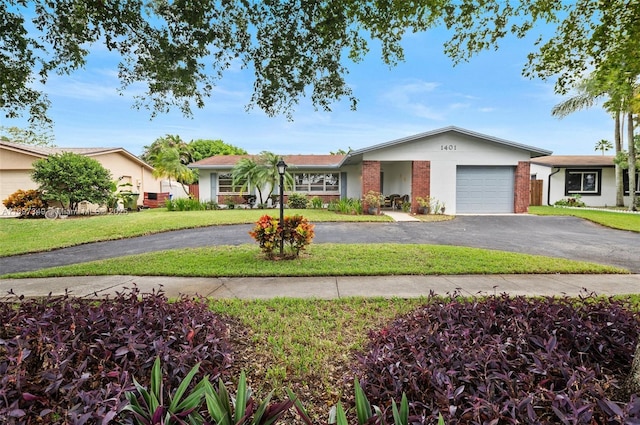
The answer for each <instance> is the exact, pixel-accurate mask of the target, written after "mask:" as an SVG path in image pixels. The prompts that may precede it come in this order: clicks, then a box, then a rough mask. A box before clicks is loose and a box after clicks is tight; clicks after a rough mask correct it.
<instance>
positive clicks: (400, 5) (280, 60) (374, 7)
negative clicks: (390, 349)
mask: <svg viewBox="0 0 640 425" xmlns="http://www.w3.org/2000/svg"><path fill="white" fill-rule="evenodd" d="M27 17H28V19H27ZM28 21H30V22H28ZM539 24H550V25H553V26H555V28H556V32H555V34H554V35H553V36H552V37H550V38H549V39H546V40H543V39H540V40H539V43H538V51H535V52H531V54H530V55H529V61H528V64H526V65H525V68H524V73H525V75H527V76H530V77H540V78H544V79H548V78H555V77H558V79H557V86H556V88H557V91H558V92H560V93H566V92H567V91H568V90H569V89H570V88H571V87H572V86H573V85H574V84H575V83H576V82H577V81H580V80H581V79H582V78H583V77H584V76H585V74H586V72H587V71H588V70H594V69H595V70H596V71H597V70H599V69H604V68H608V67H609V68H610V67H616V69H622V70H623V72H625V73H627V74H628V75H630V76H633V77H634V78H635V77H636V76H637V75H638V74H639V69H640V61H639V60H638V57H637V52H638V51H640V48H639V47H640V3H639V2H622V1H614V2H594V1H592V0H576V1H572V2H564V1H559V0H552V1H549V0H527V1H512V0H485V1H482V2H477V1H472V0H461V1H456V2H451V1H446V0H422V1H412V2H408V1H400V2H392V1H378V2H355V1H342V0H340V1H338V0H316V1H302V0H282V1H269V2H248V1H231V2H222V3H220V2H215V1H212V0H210V1H197V2H193V1H188V0H174V1H169V0H149V1H141V0H118V1H116V0H101V1H89V2H88V1H85V0H59V1H55V2H53V1H48V0H31V1H27V0H7V1H4V2H0V29H1V31H0V108H2V109H3V110H4V112H5V114H6V115H7V116H9V117H15V116H20V115H22V114H24V113H25V112H26V113H27V114H28V116H29V118H30V119H31V120H36V121H38V120H40V121H42V120H45V121H46V120H47V119H48V118H47V108H48V107H49V100H48V99H47V97H46V94H45V93H44V91H43V90H42V89H40V87H41V86H38V85H37V84H36V83H46V81H47V78H48V76H49V75H50V74H51V73H52V72H57V73H61V74H68V73H71V72H73V71H75V70H77V69H79V68H82V67H83V66H84V65H85V63H86V59H87V55H88V53H89V52H90V50H91V49H92V48H94V47H95V46H96V45H98V44H102V45H103V46H105V47H106V48H107V49H109V50H110V51H114V52H117V53H118V54H119V55H120V58H121V61H120V64H119V66H118V72H119V76H120V80H121V83H122V86H121V89H122V90H126V89H127V87H129V86H130V85H132V84H134V83H143V84H144V85H145V86H146V91H145V92H144V93H142V94H141V95H140V96H138V97H137V98H136V101H135V106H137V107H145V108H149V109H150V110H151V112H152V115H155V114H156V113H160V112H165V111H168V110H169V109H171V108H173V107H177V108H179V109H181V110H182V112H183V113H185V114H187V115H189V114H190V113H191V111H192V107H194V106H195V107H202V106H203V105H204V103H205V99H206V98H208V97H210V96H211V95H212V94H213V88H214V86H215V84H216V82H217V81H218V80H219V79H220V78H222V77H223V75H224V73H225V71H227V70H229V68H231V67H232V66H236V64H239V65H240V66H241V67H243V68H245V69H247V70H251V71H253V73H254V75H255V79H254V85H253V86H254V93H253V95H252V97H251V98H250V99H249V100H248V105H249V107H254V106H255V107H259V108H261V109H262V110H264V111H265V112H266V113H267V114H269V115H275V114H280V113H285V114H288V113H291V111H292V110H293V109H294V107H295V105H296V104H297V103H298V102H299V100H300V99H301V98H302V97H305V96H308V97H309V98H310V99H311V102H312V103H313V105H314V106H315V107H316V108H319V109H324V110H329V109H330V107H331V104H332V102H334V101H336V100H338V99H341V98H345V97H346V98H348V99H349V100H350V103H351V105H352V107H354V108H355V106H356V103H357V101H356V97H355V95H354V93H353V92H352V90H351V88H350V87H349V85H348V83H347V81H346V79H345V77H346V75H347V74H348V68H347V61H348V60H351V61H359V60H361V59H362V58H363V57H364V56H365V55H366V54H367V53H368V52H369V49H370V43H372V42H375V43H379V44H380V46H381V59H382V61H383V62H385V63H387V64H390V65H394V64H395V63H397V62H398V61H401V60H403V59H404V55H403V49H402V43H401V42H402V39H403V37H404V36H405V35H406V34H407V33H411V32H421V31H425V30H427V29H429V28H432V27H434V26H444V27H446V28H447V29H449V30H451V33H452V34H453V35H452V38H451V39H450V40H449V41H448V42H447V43H446V45H445V47H444V49H445V52H446V53H447V54H448V55H449V56H450V57H451V58H452V59H453V60H454V62H458V61H462V60H468V59H469V58H470V57H471V56H473V55H474V54H476V53H478V52H479V51H482V50H485V49H497V48H498V46H499V42H500V40H501V39H502V38H504V37H505V36H507V35H508V34H512V35H515V36H516V37H524V36H525V35H527V34H528V33H530V32H531V31H532V30H533V29H535V28H536V27H537V25H539Z"/></svg>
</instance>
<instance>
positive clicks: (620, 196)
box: [614, 111, 624, 207]
mask: <svg viewBox="0 0 640 425" xmlns="http://www.w3.org/2000/svg"><path fill="white" fill-rule="evenodd" d="M615 126H616V128H615V131H614V138H615V145H616V156H618V154H619V153H620V152H622V137H621V134H620V132H621V127H622V123H621V122H620V111H616V115H615ZM615 172H616V206H617V207H624V187H623V184H622V174H623V169H622V167H621V166H620V165H619V164H615Z"/></svg>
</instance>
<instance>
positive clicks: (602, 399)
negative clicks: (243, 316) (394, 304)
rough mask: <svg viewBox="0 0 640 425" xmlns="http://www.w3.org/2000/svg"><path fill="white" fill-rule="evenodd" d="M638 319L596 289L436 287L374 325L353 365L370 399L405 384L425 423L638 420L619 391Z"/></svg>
mask: <svg viewBox="0 0 640 425" xmlns="http://www.w3.org/2000/svg"><path fill="white" fill-rule="evenodd" d="M638 325H639V319H638V315H637V313H635V312H633V310H632V309H630V308H627V306H626V305H625V304H624V303H623V302H622V301H615V300H607V299H603V298H597V297H594V296H588V297H585V298H582V299H580V300H576V299H571V298H536V299H528V298H523V297H516V298H513V297H509V296H506V295H503V296H493V297H488V298H486V299H473V300H468V299H461V298H460V299H457V298H455V297H452V298H448V299H442V298H436V297H432V298H431V299H430V301H429V302H428V303H427V304H426V305H425V306H424V307H422V308H420V309H418V310H416V311H414V312H413V313H412V314H409V315H407V316H405V317H402V318H399V319H397V320H396V321H394V322H393V323H392V324H391V325H390V326H388V327H387V328H385V329H382V330H378V331H374V332H372V333H371V335H370V343H369V346H368V348H367V350H366V351H365V353H364V354H362V355H361V357H360V359H359V365H358V367H357V371H356V374H357V376H359V377H360V381H361V383H362V386H363V388H364V390H365V392H366V394H367V396H368V397H369V399H370V400H371V403H372V404H377V405H379V406H385V405H387V404H388V403H389V402H390V400H400V398H401V396H402V394H403V392H404V393H406V396H407V398H408V400H409V401H410V402H411V407H412V410H413V413H416V414H418V415H419V416H421V417H422V418H423V420H424V422H426V423H436V422H437V418H438V415H439V414H440V413H441V414H442V415H443V417H444V418H445V422H446V423H447V424H450V425H454V424H509V423H512V424H515V423H527V424H591V423H593V424H596V423H597V424H604V423H607V424H622V423H640V402H639V400H638V398H636V397H635V396H631V398H629V396H626V400H625V399H621V398H620V397H621V394H622V393H621V391H619V387H620V385H621V383H622V381H623V380H624V379H625V378H626V376H627V374H628V372H629V370H630V366H631V361H632V357H633V354H634V350H635V347H636V342H637V339H638ZM625 421H628V422H625Z"/></svg>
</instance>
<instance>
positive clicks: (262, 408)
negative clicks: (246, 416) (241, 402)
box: [251, 391, 273, 425]
mask: <svg viewBox="0 0 640 425" xmlns="http://www.w3.org/2000/svg"><path fill="white" fill-rule="evenodd" d="M272 396H273V391H271V392H270V393H269V394H267V397H266V398H265V399H264V400H263V401H262V403H260V405H259V406H258V408H257V409H256V412H255V413H254V415H253V420H252V421H251V423H252V424H253V425H258V424H261V423H262V416H264V412H266V411H267V405H268V404H269V401H271V397H272Z"/></svg>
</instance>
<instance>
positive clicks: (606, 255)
mask: <svg viewBox="0 0 640 425" xmlns="http://www.w3.org/2000/svg"><path fill="white" fill-rule="evenodd" d="M252 227H253V226H252V225H233V226H211V227H206V228H199V229H188V230H179V231H173V232H167V233H159V234H156V235H149V236H142V237H137V238H131V239H124V240H117V241H108V242H98V243H91V244H85V245H80V246H76V247H71V248H64V249H58V250H54V251H50V252H44V253H37V254H26V255H19V256H13V257H3V258H0V273H13V272H19V271H32V270H38V269H41V268H46V267H53V266H60V265H67V264H74V263H82V262H85V261H92V260H98V259H104V258H113V257H120V256H124V255H131V254H140V253H143V252H153V251H160V250H165V249H173V248H186V247H202V246H211V245H239V244H245V243H255V242H254V241H253V239H251V237H250V236H249V235H248V232H249V230H250V229H251V228H252ZM315 230H316V237H315V239H314V242H315V243H420V244H434V245H457V246H469V247H477V248H487V249H496V250H501V251H511V252H520V253H526V254H537V255H546V256H550V257H559V258H567V259H572V260H583V261H591V262H595V263H600V264H608V265H613V266H619V267H623V268H626V269H628V270H629V271H631V272H633V273H640V233H635V232H629V231H622V230H613V229H609V228H606V227H603V226H600V225H597V224H594V223H591V222H589V221H586V220H582V219H579V218H575V217H554V216H535V215H509V216H459V217H456V218H455V219H454V220H451V221H445V222H437V223H423V222H399V223H317V224H316V227H315Z"/></svg>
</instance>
